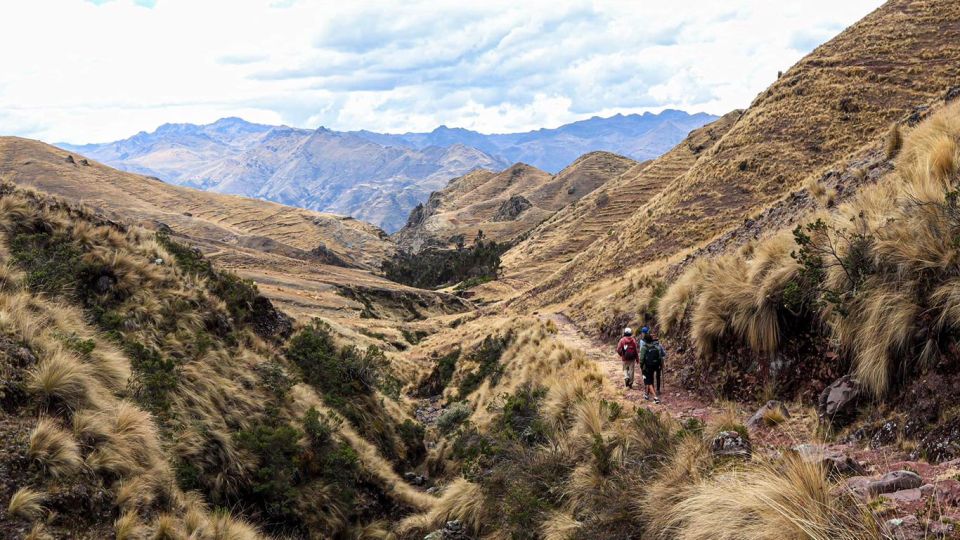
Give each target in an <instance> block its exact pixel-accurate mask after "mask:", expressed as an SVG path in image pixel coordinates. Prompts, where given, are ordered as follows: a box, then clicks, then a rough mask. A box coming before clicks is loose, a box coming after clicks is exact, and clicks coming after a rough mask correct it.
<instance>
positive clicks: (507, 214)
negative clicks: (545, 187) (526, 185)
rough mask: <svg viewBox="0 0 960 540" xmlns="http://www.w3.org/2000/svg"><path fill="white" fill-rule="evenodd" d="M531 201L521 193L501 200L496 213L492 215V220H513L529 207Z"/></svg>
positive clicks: (531, 204)
mask: <svg viewBox="0 0 960 540" xmlns="http://www.w3.org/2000/svg"><path fill="white" fill-rule="evenodd" d="M532 206H533V203H531V202H530V201H528V200H527V198H526V197H524V196H522V195H514V196H512V197H510V198H509V199H507V200H505V201H503V203H502V204H501V205H500V208H498V209H497V213H496V214H494V215H493V221H514V220H516V219H517V218H518V217H520V214H522V213H523V212H524V210H526V209H528V208H531V207H532Z"/></svg>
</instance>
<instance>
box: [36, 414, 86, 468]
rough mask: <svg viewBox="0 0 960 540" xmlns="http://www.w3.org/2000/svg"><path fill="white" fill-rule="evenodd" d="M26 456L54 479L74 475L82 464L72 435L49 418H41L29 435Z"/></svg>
mask: <svg viewBox="0 0 960 540" xmlns="http://www.w3.org/2000/svg"><path fill="white" fill-rule="evenodd" d="M28 454H29V455H30V458H31V459H33V460H36V461H37V462H39V463H40V465H42V466H43V467H44V468H45V469H46V470H47V472H49V473H50V474H51V475H53V476H55V477H58V476H65V475H68V474H71V473H74V472H76V471H77V470H79V469H80V466H81V465H82V464H83V460H82V459H81V458H80V449H79V447H78V446H77V441H76V440H75V439H74V438H73V435H71V434H70V432H68V431H66V430H64V429H63V428H61V427H60V426H59V425H58V424H57V423H56V422H55V421H53V420H52V419H50V418H41V419H40V421H39V422H38V423H37V427H35V428H34V429H33V431H32V432H31V433H30V443H29V447H28Z"/></svg>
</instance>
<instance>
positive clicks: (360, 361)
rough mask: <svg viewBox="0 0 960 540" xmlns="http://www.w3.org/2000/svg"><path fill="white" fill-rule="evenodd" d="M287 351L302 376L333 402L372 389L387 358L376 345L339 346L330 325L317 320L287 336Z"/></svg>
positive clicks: (361, 394)
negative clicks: (358, 347)
mask: <svg viewBox="0 0 960 540" xmlns="http://www.w3.org/2000/svg"><path fill="white" fill-rule="evenodd" d="M286 355H287V358H289V359H290V360H291V361H292V362H293V363H294V364H296V365H297V366H298V367H299V368H300V370H301V372H302V373H303V378H304V379H305V380H306V381H307V382H308V383H309V384H311V385H313V386H315V387H317V388H318V389H319V390H320V391H321V393H322V394H323V396H324V397H325V398H329V399H331V400H332V402H331V404H332V405H335V406H336V405H338V404H342V400H343V399H347V398H351V397H356V396H363V395H370V394H371V393H373V389H374V388H375V387H376V386H377V383H378V380H379V374H380V370H381V368H382V366H383V364H384V363H385V362H386V361H385V359H384V358H383V353H381V352H380V350H379V349H377V348H376V347H370V348H368V349H367V351H366V352H360V350H359V349H357V348H356V347H352V346H350V347H344V348H338V347H337V345H336V344H335V343H334V341H333V335H332V334H331V332H330V327H329V326H328V325H327V324H325V323H323V322H322V321H320V320H314V321H313V323H312V324H310V325H309V326H307V327H305V328H304V329H303V330H301V331H300V332H298V333H297V334H295V335H294V336H293V337H292V338H291V339H290V341H289V343H288V344H287V349H286Z"/></svg>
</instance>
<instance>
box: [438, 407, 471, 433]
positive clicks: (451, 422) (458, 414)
mask: <svg viewBox="0 0 960 540" xmlns="http://www.w3.org/2000/svg"><path fill="white" fill-rule="evenodd" d="M471 414H473V411H472V410H471V409H470V404H469V403H467V402H466V401H458V402H457V403H454V404H453V405H450V406H449V407H447V410H445V411H443V413H441V414H440V417H439V418H437V429H439V430H440V433H444V434H446V433H450V432H451V431H453V430H454V429H456V428H458V427H460V425H461V424H463V423H464V422H465V421H466V420H467V418H470V415H471Z"/></svg>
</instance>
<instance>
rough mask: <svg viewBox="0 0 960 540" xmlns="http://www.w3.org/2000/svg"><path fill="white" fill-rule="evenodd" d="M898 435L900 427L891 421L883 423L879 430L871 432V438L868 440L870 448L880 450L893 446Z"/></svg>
mask: <svg viewBox="0 0 960 540" xmlns="http://www.w3.org/2000/svg"><path fill="white" fill-rule="evenodd" d="M899 435H900V426H899V424H897V423H896V422H895V421H893V420H891V421H888V422H884V423H883V425H882V426H880V428H879V429H877V430H876V431H875V432H873V437H871V438H870V448H874V449H876V448H880V447H883V446H887V445H889V444H893V443H895V442H896V441H897V438H898V437H899Z"/></svg>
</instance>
